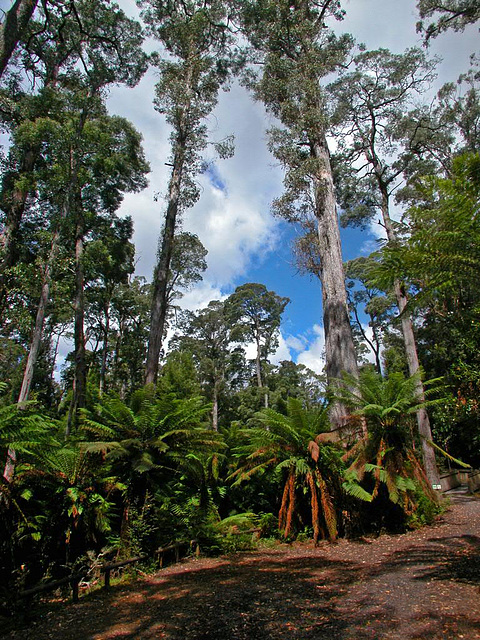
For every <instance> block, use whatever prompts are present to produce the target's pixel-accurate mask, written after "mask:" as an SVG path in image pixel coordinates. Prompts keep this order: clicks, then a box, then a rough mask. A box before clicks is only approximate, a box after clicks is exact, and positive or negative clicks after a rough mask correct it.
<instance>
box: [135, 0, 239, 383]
mask: <svg viewBox="0 0 480 640" xmlns="http://www.w3.org/2000/svg"><path fill="white" fill-rule="evenodd" d="M141 6H142V7H143V12H142V13H143V18H144V20H145V23H146V24H147V25H148V29H149V32H150V35H152V36H153V37H155V38H156V39H157V40H158V41H159V42H160V44H161V46H162V48H163V49H164V51H165V52H166V53H167V54H168V57H165V58H164V59H161V60H160V59H158V60H157V66H158V69H159V72H160V80H159V82H158V83H157V85H156V88H155V101H154V105H155V109H156V110H157V111H158V112H159V113H160V114H162V115H164V116H165V119H166V121H167V123H168V124H169V125H170V126H171V128H172V133H171V137H170V140H171V157H170V160H169V164H170V165H171V167H172V170H171V175H170V180H169V184H168V189H167V195H166V214H165V226H164V230H163V235H162V238H161V241H160V242H159V250H158V259H157V265H156V267H155V271H154V277H153V299H152V313H151V322H150V335H149V341H148V355H147V362H146V370H145V381H146V382H147V383H154V382H155V381H156V379H157V374H158V366H159V356H160V350H161V345H162V341H163V332H164V326H165V319H166V313H167V303H168V301H167V288H168V277H169V267H170V260H171V256H172V250H173V242H174V235H175V229H176V227H177V224H178V216H179V215H180V214H181V212H182V211H183V210H184V209H186V208H188V207H191V206H193V205H194V204H195V202H196V201H197V200H198V198H199V195H200V194H199V189H198V186H197V185H196V183H195V177H196V176H197V175H198V174H199V173H200V172H201V170H202V165H203V159H202V152H204V151H205V149H206V147H207V144H208V130H207V125H206V122H205V121H206V118H207V117H208V116H209V115H210V114H211V113H212V111H213V109H214V107H215V105H216V103H217V97H218V92H219V90H220V88H221V87H222V86H224V85H225V83H226V82H227V81H228V79H229V76H230V72H231V69H232V64H233V56H232V45H233V41H232V37H231V32H230V29H229V17H228V12H227V9H226V6H225V3H223V2H220V1H219V0H208V1H204V0H202V1H199V0H186V1H185V2H171V1H169V0H142V2H141ZM217 152H218V153H219V154H220V155H221V156H223V157H227V156H228V155H229V154H230V153H231V148H230V146H229V145H221V146H217Z"/></svg>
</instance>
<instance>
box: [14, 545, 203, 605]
mask: <svg viewBox="0 0 480 640" xmlns="http://www.w3.org/2000/svg"><path fill="white" fill-rule="evenodd" d="M182 547H190V548H193V547H195V555H196V556H197V557H198V556H199V555H200V546H199V544H198V542H197V540H180V541H178V542H174V543H173V544H170V545H168V546H166V547H160V548H159V549H157V550H156V551H155V559H156V560H157V562H158V564H159V566H160V568H162V567H163V560H164V556H165V554H167V553H169V552H170V551H174V553H175V562H178V561H179V560H180V549H181V548H182ZM148 558H149V556H148V555H141V556H136V557H135V558H130V559H129V560H121V561H119V562H110V563H108V564H104V565H102V566H101V567H100V573H103V574H104V579H105V589H109V588H110V576H111V573H112V571H115V569H120V568H122V567H126V566H128V565H131V564H135V563H137V562H141V561H142V560H148ZM87 574H88V569H83V570H82V571H77V572H76V573H71V574H70V575H68V576H66V577H65V578H62V579H61V580H53V581H51V582H45V583H44V584H40V585H37V586H36V587H32V588H31V589H25V590H24V591H20V593H19V594H18V596H19V597H20V598H27V599H28V598H31V597H32V596H34V595H37V594H39V593H44V592H47V591H54V590H55V589H58V587H62V586H63V585H65V584H69V585H70V586H71V589H72V602H78V597H79V584H80V581H81V580H82V578H85V576H86V575H87Z"/></svg>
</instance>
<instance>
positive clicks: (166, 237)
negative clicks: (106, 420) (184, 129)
mask: <svg viewBox="0 0 480 640" xmlns="http://www.w3.org/2000/svg"><path fill="white" fill-rule="evenodd" d="M179 138H180V139H179V140H178V142H177V150H176V152H175V158H174V162H173V169H172V175H171V178H170V185H169V189H168V206H167V214H166V217H165V229H164V232H163V239H162V247H161V250H160V256H159V259H158V263H157V266H156V268H155V273H154V276H153V298H152V311H151V320H150V334H149V337H148V353H147V363H146V371H145V384H155V383H156V381H157V375H158V360H159V358H160V350H161V348H162V341H163V331H164V328H165V318H166V315H167V295H166V294H167V281H168V271H169V268H170V259H171V257H172V249H173V238H174V236H175V227H176V221H177V214H178V203H179V198H180V188H181V183H182V174H183V166H184V162H185V140H184V139H183V138H181V137H180V136H179Z"/></svg>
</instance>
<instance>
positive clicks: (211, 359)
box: [176, 300, 231, 431]
mask: <svg viewBox="0 0 480 640" xmlns="http://www.w3.org/2000/svg"><path fill="white" fill-rule="evenodd" d="M179 328H180V330H181V334H182V335H180V336H179V337H178V339H177V340H176V342H177V343H178V344H179V346H180V349H181V350H187V351H189V352H190V353H191V354H192V357H193V358H194V360H195V362H196V363H197V367H198V370H199V372H200V379H201V380H202V382H203V385H204V388H205V391H206V395H207V397H208V399H209V400H211V402H212V428H213V430H214V431H218V424H219V423H218V420H219V398H220V394H221V392H222V390H223V387H224V385H225V382H226V378H227V371H228V366H229V361H230V344H231V339H230V327H229V324H228V322H227V319H226V317H225V305H224V303H223V302H220V301H219V300H213V301H212V302H210V303H209V305H208V306H207V307H206V308H205V309H200V310H199V311H197V312H191V311H187V312H185V313H184V315H183V318H182V320H181V322H180V323H179Z"/></svg>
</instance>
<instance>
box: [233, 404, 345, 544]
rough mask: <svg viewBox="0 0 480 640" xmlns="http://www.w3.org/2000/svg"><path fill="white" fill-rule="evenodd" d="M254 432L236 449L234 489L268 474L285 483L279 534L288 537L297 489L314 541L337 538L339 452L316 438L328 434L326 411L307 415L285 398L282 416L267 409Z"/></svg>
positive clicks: (249, 431)
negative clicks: (303, 495)
mask: <svg viewBox="0 0 480 640" xmlns="http://www.w3.org/2000/svg"><path fill="white" fill-rule="evenodd" d="M255 421H256V422H257V423H259V426H258V427H252V428H249V429H245V430H244V436H245V438H246V439H247V444H245V445H244V446H243V447H240V448H238V450H237V457H238V460H239V464H238V468H237V469H236V470H235V471H234V472H233V473H232V474H231V476H230V477H231V478H232V479H234V484H239V483H241V482H243V481H245V480H248V479H249V478H251V477H252V475H254V474H256V473H263V472H264V471H265V470H266V469H268V468H273V469H275V470H276V472H277V473H279V474H282V476H283V477H284V478H285V484H284V489H283V496H282V502H281V506H280V511H279V517H278V522H279V529H280V530H281V531H283V534H284V536H285V537H288V536H289V535H290V534H291V531H292V524H293V517H294V514H295V510H296V506H297V500H296V494H297V489H298V488H299V487H300V486H303V487H304V488H305V490H306V492H308V494H309V496H310V506H311V512H312V526H313V530H314V540H315V542H316V541H317V540H318V538H319V537H320V535H321V534H322V533H323V536H324V537H328V538H329V539H330V540H333V539H335V538H336V536H337V518H336V512H335V507H334V503H333V500H334V495H335V491H336V486H337V485H338V484H339V479H340V473H341V471H340V468H341V464H340V455H341V453H340V451H339V449H338V448H337V447H336V446H335V445H332V444H329V443H324V442H322V439H321V437H320V438H319V434H321V433H323V432H325V431H327V430H328V427H329V425H328V416H327V411H326V408H325V407H323V408H321V409H319V410H310V411H307V410H305V409H304V408H303V407H302V404H301V402H300V400H298V399H297V398H289V400H288V404H287V415H283V414H281V413H278V412H277V411H274V410H273V409H263V410H262V411H259V412H258V413H257V414H255Z"/></svg>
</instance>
